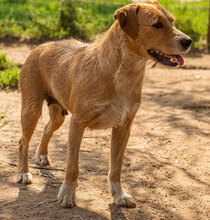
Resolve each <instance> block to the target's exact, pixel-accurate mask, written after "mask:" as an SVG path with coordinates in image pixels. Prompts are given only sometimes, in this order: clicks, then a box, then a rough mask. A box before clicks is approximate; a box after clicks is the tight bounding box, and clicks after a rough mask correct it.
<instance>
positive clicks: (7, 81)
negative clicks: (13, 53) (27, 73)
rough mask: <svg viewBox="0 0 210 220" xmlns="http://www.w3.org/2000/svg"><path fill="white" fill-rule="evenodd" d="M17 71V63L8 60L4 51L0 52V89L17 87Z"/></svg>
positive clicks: (18, 71)
mask: <svg viewBox="0 0 210 220" xmlns="http://www.w3.org/2000/svg"><path fill="white" fill-rule="evenodd" d="M19 73H20V69H19V68H18V66H17V64H15V63H13V62H11V61H8V60H7V55H6V53H0V89H1V88H6V87H10V88H11V87H17V84H18V79H19Z"/></svg>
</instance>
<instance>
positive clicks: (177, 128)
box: [0, 44, 210, 220]
mask: <svg viewBox="0 0 210 220" xmlns="http://www.w3.org/2000/svg"><path fill="white" fill-rule="evenodd" d="M1 47H3V49H4V51H7V52H8V55H9V57H13V58H14V59H15V60H16V61H20V62H21V61H22V60H24V59H25V57H26V56H27V54H28V52H29V51H30V48H31V46H28V45H25V48H22V47H21V48H22V51H24V52H20V53H22V55H21V54H20V53H18V51H17V50H18V49H17V48H18V47H15V46H12V47H13V49H10V50H7V49H6V46H5V44H2V45H1ZM8 47H9V46H8ZM9 48H10V47H9ZM20 51H21V50H20ZM14 53H16V55H15V54H14ZM206 56H207V57H206ZM204 57H205V58H204ZM208 58H209V56H208V55H205V56H203V55H202V56H200V55H199V56H194V57H190V58H187V59H186V60H187V62H188V64H187V65H191V64H192V65H197V66H201V67H202V66H208V65H209V66H210V63H209V61H208ZM202 59H203V61H202ZM209 85H210V70H201V69H200V70H199V69H197V70H196V69H195V70H189V69H170V70H168V69H159V68H156V69H153V70H149V71H148V73H147V74H146V79H145V83H144V88H143V103H142V106H141V108H140V109H139V111H138V113H137V115H136V118H135V121H134V123H133V126H132V131H131V137H130V140H129V143H128V146H127V150H126V154H125V159H124V165H123V173H122V184H123V186H124V187H125V188H126V189H127V191H128V192H129V193H131V194H132V195H133V196H134V198H135V199H136V202H137V207H136V208H135V209H126V208H120V207H118V206H116V205H114V204H113V200H112V197H111V195H110V193H109V186H108V183H107V173H108V165H109V148H110V147H109V146H110V130H105V131H103V130H102V131H90V130H86V132H85V134H84V137H83V142H82V146H81V152H80V177H79V187H78V191H77V205H78V206H77V207H75V208H73V209H63V208H61V207H60V205H59V204H58V203H57V201H56V195H57V193H58V190H59V187H60V185H61V183H62V181H63V178H64V172H63V171H62V170H61V171H56V170H40V169H37V168H34V167H31V169H30V171H31V173H32V174H33V177H34V183H33V184H31V185H27V186H25V185H20V184H17V183H16V177H17V167H16V166H15V165H16V164H17V152H18V149H17V145H18V140H19V137H20V123H19V119H20V93H19V92H18V91H1V92H0V116H2V117H3V118H2V119H1V121H0V219H132V220H136V219H139V220H146V219H187V220H188V219H189V220H191V219H196V220H198V219H202V220H203V219H210V216H209V213H210V212H209V211H210V206H209V200H210V196H209V192H210V187H209V182H210V178H209V166H210V155H209V146H210V99H209V97H210V95H209V94H210V86H209ZM69 119H70V116H68V117H67V118H66V120H65V123H64V124H63V126H62V127H61V128H60V130H58V131H57V132H56V133H55V134H54V136H53V138H52V140H51V142H50V145H49V149H50V152H49V155H50V157H51V160H52V165H51V168H57V169H65V158H66V143H67V132H68V123H69ZM47 120H48V112H47V107H46V106H44V109H43V114H42V117H41V118H40V120H39V123H38V126H37V128H36V131H35V133H34V136H33V138H32V140H31V145H30V165H31V166H36V165H35V158H34V157H35V150H36V147H37V145H38V143H39V139H40V136H41V133H42V129H43V126H44V125H45V124H46V122H47Z"/></svg>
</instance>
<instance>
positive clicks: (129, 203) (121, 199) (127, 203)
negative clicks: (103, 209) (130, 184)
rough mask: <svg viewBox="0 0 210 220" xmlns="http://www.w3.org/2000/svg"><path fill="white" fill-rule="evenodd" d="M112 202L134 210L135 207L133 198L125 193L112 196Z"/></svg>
mask: <svg viewBox="0 0 210 220" xmlns="http://www.w3.org/2000/svg"><path fill="white" fill-rule="evenodd" d="M113 196H114V202H115V204H117V205H120V206H123V207H126V208H135V207H136V202H135V200H134V198H133V197H132V196H131V195H129V194H127V193H123V194H121V195H117V194H114V195H113Z"/></svg>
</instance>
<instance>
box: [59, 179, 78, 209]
mask: <svg viewBox="0 0 210 220" xmlns="http://www.w3.org/2000/svg"><path fill="white" fill-rule="evenodd" d="M76 186H77V183H71V184H66V183H63V184H62V186H61V188H60V191H59V194H58V201H59V202H60V203H61V205H62V206H63V207H64V208H73V207H74V206H75V205H76V203H75V201H76V195H75V192H76Z"/></svg>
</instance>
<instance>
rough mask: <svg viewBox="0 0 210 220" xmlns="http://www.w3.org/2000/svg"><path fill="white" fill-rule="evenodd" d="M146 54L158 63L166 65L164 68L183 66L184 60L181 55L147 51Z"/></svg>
mask: <svg viewBox="0 0 210 220" xmlns="http://www.w3.org/2000/svg"><path fill="white" fill-rule="evenodd" d="M148 53H149V54H150V55H151V56H152V57H153V58H155V59H156V60H157V61H158V62H160V63H162V64H164V65H166V66H173V67H175V66H183V65H184V59H183V57H182V56H181V55H179V54H176V55H169V54H164V53H162V52H160V51H158V50H148Z"/></svg>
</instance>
